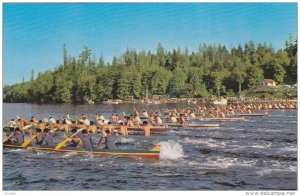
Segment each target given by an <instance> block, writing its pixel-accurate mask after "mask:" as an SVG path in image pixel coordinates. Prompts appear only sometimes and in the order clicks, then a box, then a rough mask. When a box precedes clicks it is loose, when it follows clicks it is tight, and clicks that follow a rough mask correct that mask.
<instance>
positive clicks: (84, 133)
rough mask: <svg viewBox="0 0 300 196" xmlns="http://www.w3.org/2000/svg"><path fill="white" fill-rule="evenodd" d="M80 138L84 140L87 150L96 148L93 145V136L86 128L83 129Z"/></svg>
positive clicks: (83, 143) (83, 144)
mask: <svg viewBox="0 0 300 196" xmlns="http://www.w3.org/2000/svg"><path fill="white" fill-rule="evenodd" d="M79 138H80V140H81V141H82V146H83V147H84V148H85V149H87V150H92V149H93V148H94V145H93V138H92V136H91V135H90V134H89V133H88V131H87V130H86V129H83V130H82V131H81V135H80V136H79Z"/></svg>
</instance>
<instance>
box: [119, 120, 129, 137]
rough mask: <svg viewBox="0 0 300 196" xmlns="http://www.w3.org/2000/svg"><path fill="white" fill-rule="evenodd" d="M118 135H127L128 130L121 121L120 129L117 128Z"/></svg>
mask: <svg viewBox="0 0 300 196" xmlns="http://www.w3.org/2000/svg"><path fill="white" fill-rule="evenodd" d="M119 134H120V135H128V130H127V127H126V125H124V123H123V122H121V123H120V130H119Z"/></svg>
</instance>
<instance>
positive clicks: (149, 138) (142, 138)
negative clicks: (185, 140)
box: [118, 135, 179, 141]
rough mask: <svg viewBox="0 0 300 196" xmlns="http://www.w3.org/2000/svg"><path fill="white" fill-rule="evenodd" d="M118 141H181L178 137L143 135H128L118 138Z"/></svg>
mask: <svg viewBox="0 0 300 196" xmlns="http://www.w3.org/2000/svg"><path fill="white" fill-rule="evenodd" d="M118 139H119V140H120V139H134V140H135V141H152V140H159V141H168V140H179V136H177V135H151V136H143V135H127V136H118Z"/></svg>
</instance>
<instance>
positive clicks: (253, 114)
mask: <svg viewBox="0 0 300 196" xmlns="http://www.w3.org/2000/svg"><path fill="white" fill-rule="evenodd" d="M227 116H268V112H266V113H252V114H231V115H227Z"/></svg>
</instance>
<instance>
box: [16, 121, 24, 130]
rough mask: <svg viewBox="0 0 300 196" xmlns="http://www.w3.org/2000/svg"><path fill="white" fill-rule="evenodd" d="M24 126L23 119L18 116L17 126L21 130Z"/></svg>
mask: <svg viewBox="0 0 300 196" xmlns="http://www.w3.org/2000/svg"><path fill="white" fill-rule="evenodd" d="M24 126H25V122H24V120H22V119H21V118H19V119H18V121H17V127H19V128H20V129H21V130H23V128H24Z"/></svg>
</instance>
